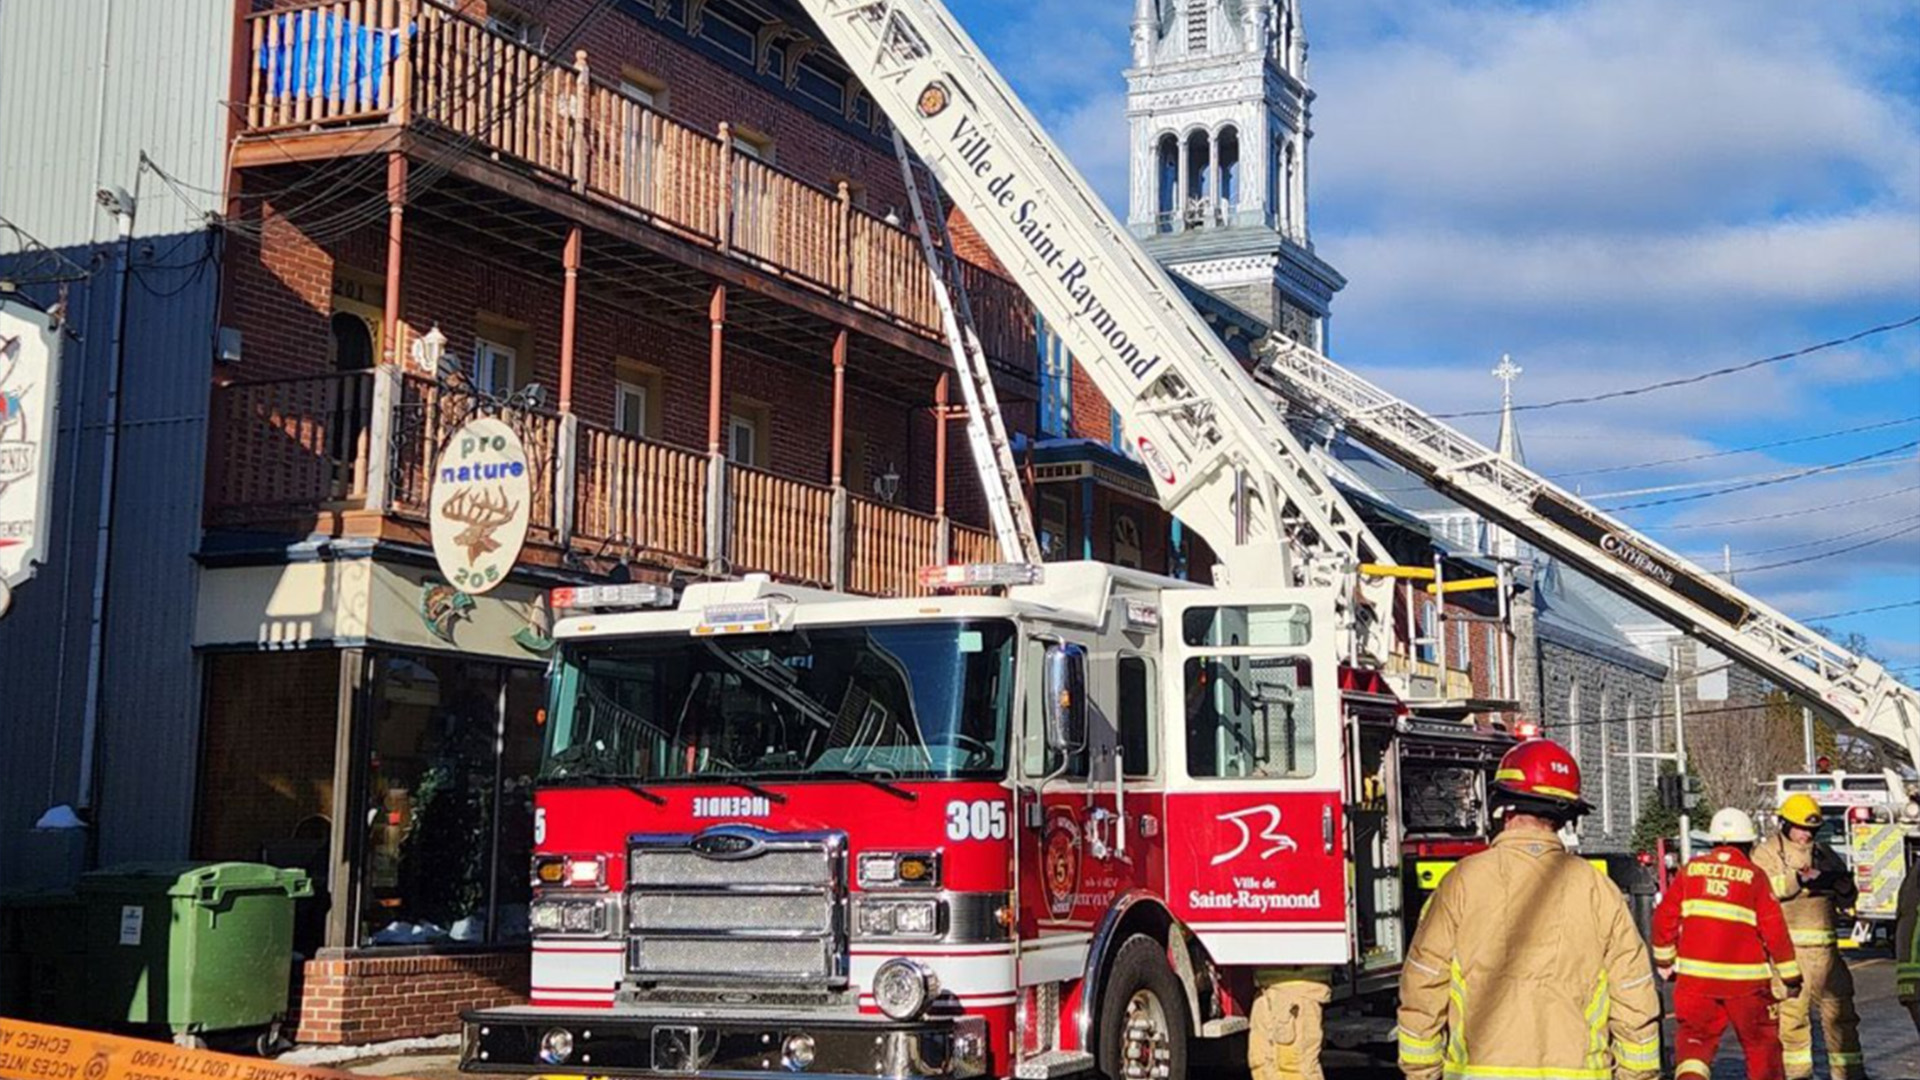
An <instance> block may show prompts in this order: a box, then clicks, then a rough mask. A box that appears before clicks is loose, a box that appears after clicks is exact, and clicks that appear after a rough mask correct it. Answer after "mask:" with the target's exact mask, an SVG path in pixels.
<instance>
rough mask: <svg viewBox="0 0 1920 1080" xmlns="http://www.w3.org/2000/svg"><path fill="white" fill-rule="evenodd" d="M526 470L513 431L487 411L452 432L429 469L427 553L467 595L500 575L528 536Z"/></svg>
mask: <svg viewBox="0 0 1920 1080" xmlns="http://www.w3.org/2000/svg"><path fill="white" fill-rule="evenodd" d="M531 472H532V470H531V469H530V468H529V466H528V464H527V448H526V446H525V445H523V444H522V443H521V442H520V436H518V435H516V434H514V432H513V429H512V428H510V427H508V426H507V425H506V424H505V423H504V422H502V421H500V420H496V419H493V418H492V417H487V418H484V419H480V420H475V421H473V422H471V423H469V424H467V425H466V426H465V427H463V428H461V429H460V430H458V431H456V432H454V433H453V437H452V438H451V439H449V440H447V446H446V449H445V450H442V451H441V452H440V461H439V463H438V464H437V465H436V466H435V467H434V471H433V494H432V498H431V500H430V501H431V504H432V507H433V515H432V525H433V557H434V560H435V561H436V562H438V563H439V564H440V572H441V573H442V574H444V575H446V579H447V581H449V582H450V583H452V585H453V587H454V588H456V589H459V590H460V591H461V592H464V593H467V594H469V595H474V596H477V595H479V594H481V593H484V592H487V591H488V590H490V589H492V588H493V587H494V586H496V585H498V584H500V583H501V582H503V581H505V580H506V579H507V574H508V573H509V572H510V571H511V570H512V569H513V564H514V563H515V562H517V561H518V560H519V558H520V549H521V547H522V546H523V545H524V544H525V543H526V540H527V522H528V519H529V518H530V517H531V516H532V511H533V498H532V496H533V485H532V482H531V481H532V477H531Z"/></svg>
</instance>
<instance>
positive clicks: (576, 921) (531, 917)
mask: <svg viewBox="0 0 1920 1080" xmlns="http://www.w3.org/2000/svg"><path fill="white" fill-rule="evenodd" d="M527 926H528V927H529V928H530V929H531V930H532V931H533V932H534V933H536V934H591V935H597V936H605V935H606V933H607V902H606V899H605V898H604V897H597V896H596V897H552V898H549V897H541V898H539V899H537V900H535V901H534V902H533V903H532V904H530V905H529V906H528V907H527Z"/></svg>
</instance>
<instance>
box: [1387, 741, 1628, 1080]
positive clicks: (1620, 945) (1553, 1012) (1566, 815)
mask: <svg viewBox="0 0 1920 1080" xmlns="http://www.w3.org/2000/svg"><path fill="white" fill-rule="evenodd" d="M1491 802H1492V804H1493V808H1494V815H1495V818H1496V819H1497V821H1498V822H1499V830H1500V831H1499V835H1497V836H1496V837H1494V840H1493V845H1492V847H1491V848H1489V849H1488V850H1486V851H1482V852H1480V853H1478V854H1475V855H1471V856H1468V857H1467V858H1465V859H1463V860H1461V861H1460V863H1459V864H1458V865H1457V866H1455V867H1454V868H1453V871H1452V872H1451V873H1449V874H1448V875H1447V876H1446V877H1445V878H1444V879H1442V880H1441V882H1440V887H1439V889H1437V890H1436V891H1435V892H1434V894H1433V899H1432V900H1430V901H1429V902H1428V905H1427V910H1426V912H1425V913H1424V914H1423V915H1422V916H1421V917H1420V925H1419V928H1418V929H1417V930H1416V931H1415V932H1414V935H1413V944H1412V946H1411V947H1410V948H1409V950H1408V953H1407V962H1406V965H1405V966H1404V967H1403V968H1402V969H1401V973H1400V1017H1399V1019H1400V1070H1401V1072H1403V1073H1405V1074H1406V1075H1407V1077H1408V1080H1435V1078H1438V1077H1440V1076H1441V1075H1442V1073H1443V1072H1444V1074H1445V1075H1447V1076H1449V1077H1455V1076H1465V1077H1473V1076H1497V1077H1524V1076H1594V1077H1602V1076H1605V1077H1612V1078H1614V1080H1654V1078H1655V1077H1658V1076H1659V1073H1660V998H1659V994H1658V993H1657V992H1656V990H1655V987H1654V982H1653V971H1652V969H1651V967H1650V965H1649V964H1648V961H1647V949H1646V945H1645V944H1644V943H1642V941H1641V940H1640V934H1639V933H1638V932H1637V931H1636V930H1635V929H1634V925H1633V918H1632V916H1631V915H1629V914H1628V913H1627V905H1626V901H1625V899H1624V898H1622V896H1621V895H1620V890H1619V888H1618V887H1617V886H1615V885H1614V884H1613V882H1611V881H1609V880H1608V879H1607V877H1606V875H1605V874H1603V873H1601V872H1600V871H1598V870H1596V869H1595V868H1594V867H1593V865H1592V864H1590V863H1588V862H1587V861H1586V860H1584V859H1581V858H1579V857H1577V856H1574V855H1572V854H1569V853H1568V852H1567V850H1566V848H1565V847H1564V846H1563V845H1562V843H1561V841H1560V835H1559V830H1560V828H1561V827H1562V826H1564V825H1567V824H1569V823H1571V822H1573V821H1575V820H1577V819H1578V818H1579V817H1580V816H1581V815H1582V814H1585V813H1587V812H1588V811H1589V810H1591V809H1592V808H1591V807H1589V806H1588V805H1587V804H1586V802H1585V801H1583V800H1582V799H1581V798H1580V767H1579V765H1578V764H1576V763H1575V762H1574V760H1573V758H1572V757H1571V756H1570V755H1569V754H1568V753H1567V752H1566V751H1565V750H1563V749H1561V748H1560V747H1559V746H1558V745H1557V744H1555V743H1552V742H1549V741H1547V740H1545V739H1534V740H1530V741H1528V742H1523V743H1521V744H1520V745H1518V746H1516V747H1514V748H1513V749H1512V750H1509V751H1508V752H1507V755H1506V756H1505V757H1504V758H1502V759H1501V761H1500V767H1499V770H1498V771H1497V772H1495V773H1494V783H1493V791H1492V799H1491Z"/></svg>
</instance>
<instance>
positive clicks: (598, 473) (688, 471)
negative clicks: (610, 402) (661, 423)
mask: <svg viewBox="0 0 1920 1080" xmlns="http://www.w3.org/2000/svg"><path fill="white" fill-rule="evenodd" d="M576 445H577V446H578V447H579V455H580V456H579V461H578V462H577V463H576V464H575V465H574V477H575V480H574V512H573V520H574V536H575V537H577V538H578V539H580V540H582V541H586V542H588V543H594V544H601V545H604V546H605V547H606V549H607V550H608V551H613V552H620V553H622V554H631V555H635V556H639V557H646V556H649V555H651V556H654V557H656V558H657V559H658V560H659V561H663V562H666V563H668V564H669V565H697V564H700V563H702V562H704V561H705V559H706V550H707V457H706V455H705V454H699V453H695V452H694V451H692V450H682V449H680V448H678V447H674V446H667V445H666V444H664V443H657V442H650V441H648V440H646V439H640V438H635V437H634V436H632V435H623V434H621V433H619V432H617V431H609V430H607V429H606V428H602V427H596V426H594V425H592V424H581V425H580V434H579V439H578V440H577V443H576Z"/></svg>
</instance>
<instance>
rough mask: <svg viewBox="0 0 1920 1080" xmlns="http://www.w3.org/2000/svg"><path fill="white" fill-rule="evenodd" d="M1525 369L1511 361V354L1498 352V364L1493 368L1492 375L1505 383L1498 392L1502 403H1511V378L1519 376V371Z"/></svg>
mask: <svg viewBox="0 0 1920 1080" xmlns="http://www.w3.org/2000/svg"><path fill="white" fill-rule="evenodd" d="M1525 370H1526V369H1525V368H1523V367H1521V366H1520V365H1519V364H1516V363H1514V362H1513V357H1512V355H1510V354H1508V353H1501V354H1500V366H1499V367H1497V368H1494V369H1493V377H1494V378H1496V379H1499V380H1500V381H1501V382H1502V383H1504V384H1505V386H1504V387H1503V388H1502V389H1501V393H1500V400H1501V403H1502V404H1503V405H1511V404H1513V380H1515V379H1517V378H1519V377H1520V374H1521V372H1523V371H1525Z"/></svg>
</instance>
